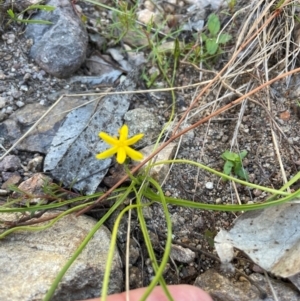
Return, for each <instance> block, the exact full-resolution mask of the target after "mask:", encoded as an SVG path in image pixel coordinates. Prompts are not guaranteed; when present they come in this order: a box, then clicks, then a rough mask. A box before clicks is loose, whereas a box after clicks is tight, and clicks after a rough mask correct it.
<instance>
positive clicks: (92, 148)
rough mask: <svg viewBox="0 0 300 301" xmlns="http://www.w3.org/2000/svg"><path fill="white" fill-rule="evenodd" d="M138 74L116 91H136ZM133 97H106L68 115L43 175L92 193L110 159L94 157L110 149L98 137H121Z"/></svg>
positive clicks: (116, 95)
mask: <svg viewBox="0 0 300 301" xmlns="http://www.w3.org/2000/svg"><path fill="white" fill-rule="evenodd" d="M137 77H138V71H137V70H136V71H134V72H132V73H131V74H129V75H128V76H127V78H126V79H125V80H124V81H123V82H122V84H121V85H120V86H119V87H118V88H117V91H126V90H127V91H132V90H135V87H136V81H137ZM131 97H132V95H130V94H115V95H107V96H105V97H104V98H103V99H101V100H99V102H93V103H90V104H88V105H86V106H84V107H81V108H78V109H76V110H74V111H72V112H71V113H69V114H68V116H67V118H66V120H65V122H64V123H63V125H62V126H61V127H60V129H59V130H58V131H57V134H56V136H55V138H54V139H53V141H52V145H51V148H50V150H49V152H48V154H47V156H46V158H45V162H44V171H50V172H51V174H52V176H53V177H54V178H56V179H57V180H59V181H61V182H63V183H64V184H65V185H67V186H68V185H72V187H74V188H76V189H78V190H81V191H85V192H87V193H93V192H94V191H95V190H96V189H97V187H98V185H99V184H100V182H101V181H102V179H103V177H104V176H105V174H106V173H107V170H108V167H109V165H110V163H111V160H112V159H111V158H107V159H105V160H97V159H96V158H95V155H96V154H97V153H100V152H103V151H104V150H106V149H108V148H109V146H108V145H107V143H105V142H104V141H103V140H102V139H100V138H99V137H98V133H99V132H100V131H103V132H106V133H108V134H110V135H112V136H118V130H119V129H120V127H121V126H122V123H123V116H124V114H125V112H127V110H128V108H129V105H130V101H131Z"/></svg>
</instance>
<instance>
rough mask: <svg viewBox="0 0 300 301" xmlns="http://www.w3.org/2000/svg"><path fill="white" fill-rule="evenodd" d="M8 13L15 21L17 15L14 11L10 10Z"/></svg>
mask: <svg viewBox="0 0 300 301" xmlns="http://www.w3.org/2000/svg"><path fill="white" fill-rule="evenodd" d="M7 13H8V15H9V16H10V17H11V18H12V19H15V13H14V12H13V10H12V9H9V10H8V11H7Z"/></svg>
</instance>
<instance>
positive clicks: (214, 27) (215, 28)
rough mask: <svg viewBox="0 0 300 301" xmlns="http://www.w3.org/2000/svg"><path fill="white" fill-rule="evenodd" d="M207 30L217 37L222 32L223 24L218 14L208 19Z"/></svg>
mask: <svg viewBox="0 0 300 301" xmlns="http://www.w3.org/2000/svg"><path fill="white" fill-rule="evenodd" d="M207 28H208V30H209V32H210V34H211V35H212V36H213V37H215V36H216V35H217V34H218V32H219V31H220V28H221V24H220V20H219V18H218V16H217V15H216V14H211V15H209V17H208V21H207Z"/></svg>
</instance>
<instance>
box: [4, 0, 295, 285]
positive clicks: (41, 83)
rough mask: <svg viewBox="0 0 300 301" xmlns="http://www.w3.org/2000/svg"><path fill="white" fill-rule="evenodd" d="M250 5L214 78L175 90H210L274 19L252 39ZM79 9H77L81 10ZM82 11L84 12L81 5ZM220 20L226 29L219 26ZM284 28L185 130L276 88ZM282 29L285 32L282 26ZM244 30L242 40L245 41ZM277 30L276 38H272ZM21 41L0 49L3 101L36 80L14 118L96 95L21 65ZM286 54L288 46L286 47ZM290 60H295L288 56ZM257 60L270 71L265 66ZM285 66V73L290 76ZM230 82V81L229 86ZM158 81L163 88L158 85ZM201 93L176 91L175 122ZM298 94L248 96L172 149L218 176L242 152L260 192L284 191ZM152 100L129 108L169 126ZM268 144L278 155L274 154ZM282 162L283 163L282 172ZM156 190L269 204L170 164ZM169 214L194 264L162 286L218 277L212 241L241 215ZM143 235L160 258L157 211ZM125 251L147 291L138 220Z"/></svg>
mask: <svg viewBox="0 0 300 301" xmlns="http://www.w3.org/2000/svg"><path fill="white" fill-rule="evenodd" d="M247 3H248V2H245V3H241V4H239V5H240V7H237V8H236V10H237V11H239V10H241V12H240V13H239V14H238V15H237V16H236V17H234V18H233V19H232V20H231V21H230V23H229V24H230V25H229V26H228V31H229V32H230V33H231V34H232V35H233V39H232V40H231V41H230V43H228V44H227V45H226V47H225V48H224V53H223V54H222V55H220V56H219V57H218V59H217V60H216V61H215V62H214V65H213V66H212V70H213V71H214V72H215V73H212V72H211V70H209V68H208V66H206V65H205V64H204V65H202V66H201V69H200V70H199V68H197V67H195V66H194V65H192V64H189V63H187V62H186V61H182V62H181V64H180V66H179V69H178V70H177V71H176V73H177V76H176V78H177V79H176V86H179V87H180V86H186V85H191V84H194V83H198V82H205V81H209V80H212V79H213V78H214V74H216V72H218V71H220V70H221V69H222V68H223V67H224V66H225V65H226V63H227V62H228V61H229V60H230V58H231V57H232V54H233V53H234V49H235V46H236V45H237V44H238V43H241V42H240V39H241V34H242V35H243V37H242V38H243V41H244V40H246V38H247V37H249V35H250V33H253V34H254V33H255V32H256V30H257V29H258V28H259V27H260V26H261V25H262V24H264V21H265V20H266V19H267V17H269V16H271V12H269V13H268V15H266V16H265V19H264V20H261V22H259V23H258V24H257V26H256V27H255V28H253V29H252V31H251V30H250V29H251V25H252V24H250V22H249V24H248V25H245V24H244V22H245V20H246V19H247V17H248V16H249V15H250V13H249V9H248V8H247V10H246V11H243V10H242V8H243V5H248V4H247ZM79 4H80V5H81V3H79ZM82 7H85V5H84V4H82ZM264 8H265V6H263V5H262V6H261V8H260V9H257V8H256V13H255V14H254V15H253V16H252V18H253V19H255V20H258V16H259V12H261V13H262V12H264ZM84 12H85V14H86V15H87V16H88V17H89V14H91V18H93V14H92V13H93V7H92V6H87V8H86V10H84ZM222 18H223V19H224V21H226V20H225V17H224V16H223V17H222ZM283 18H284V16H283V14H282V15H279V17H278V18H277V19H274V20H273V23H270V24H269V25H268V26H267V27H266V32H267V33H268V34H270V35H269V36H268V39H267V40H265V45H262V44H263V43H262V39H263V34H262V33H257V37H258V38H257V39H256V40H255V41H256V42H255V43H254V44H253V45H254V46H253V45H252V46H249V47H248V46H245V48H244V49H243V50H242V51H241V52H240V56H239V57H238V56H237V57H236V59H235V60H234V61H233V62H232V63H231V64H230V66H229V67H228V68H227V69H226V72H225V74H226V76H224V77H223V78H222V80H216V81H215V84H214V85H213V86H212V87H211V88H210V89H209V90H208V92H207V93H205V94H204V96H203V97H201V98H200V100H199V101H197V103H196V104H195V106H194V107H193V108H192V110H191V111H190V113H189V115H188V117H187V118H186V119H185V122H186V124H187V125H186V126H188V125H191V124H193V123H195V122H197V121H198V120H200V119H201V118H203V117H206V116H209V115H210V114H211V113H213V112H214V111H216V110H217V109H219V108H221V107H223V106H224V105H226V104H229V103H230V102H232V101H234V100H236V99H238V98H239V97H240V94H245V93H247V92H248V91H251V90H252V89H254V88H256V87H258V86H260V85H262V84H263V83H264V82H266V81H267V79H268V78H274V77H276V76H277V75H279V74H281V73H283V72H284V71H285V68H286V64H285V63H284V62H283V61H282V60H283V59H284V58H285V57H286V52H287V51H288V50H286V49H285V50H284V49H283V47H284V45H286V44H284V42H282V41H283V40H284V37H285V33H284V31H283V29H282V30H281V29H275V28H279V27H278V26H280V24H283V22H284V20H283ZM286 18H288V17H286ZM285 24H290V23H289V22H288V21H286V23H285ZM276 26H277V27H276ZM246 29H248V30H249V34H248V33H247V32H246V31H245V30H246ZM276 30H277V32H278V35H277V36H275V37H274V35H275V34H274V32H275V31H276ZM22 31H23V26H20V25H18V24H12V25H11V26H10V27H9V28H7V29H5V31H4V32H3V33H2V40H0V70H1V72H0V92H6V91H7V90H8V87H9V88H10V89H11V90H12V89H13V88H15V89H16V90H18V91H19V90H20V87H21V86H22V84H23V83H24V82H25V81H24V75H25V74H26V69H29V70H30V71H31V73H33V74H35V78H34V77H32V78H31V79H30V80H29V81H30V89H29V91H25V92H24V93H22V94H21V95H20V96H19V97H12V99H11V103H9V106H10V107H12V112H17V111H18V109H19V107H18V104H17V101H18V100H21V101H22V102H24V104H29V103H39V102H41V101H44V103H45V104H46V105H49V104H51V102H53V100H51V99H49V97H48V95H49V94H55V93H59V92H60V91H61V90H63V89H64V90H66V89H68V90H69V91H70V92H72V93H73V92H82V91H85V92H91V91H93V90H94V87H91V86H88V85H85V84H81V85H79V86H78V85H75V84H74V85H72V84H71V85H69V84H68V82H67V80H60V79H56V78H53V77H51V76H49V75H47V74H45V73H44V72H43V71H42V70H39V68H38V67H37V66H35V63H34V62H32V61H31V60H30V59H29V58H28V51H29V45H28V44H27V41H26V39H25V38H24V37H23V35H22ZM10 33H13V34H14V35H15V37H16V42H14V43H12V44H7V35H8V34H10ZM247 34H248V35H247ZM273 34H274V35H273ZM292 39H293V38H292ZM278 41H279V42H280V41H281V42H282V45H283V46H282V47H281V49H279V47H277V46H274V45H275V42H276V43H277V42H278ZM279 42H278V43H279ZM272 43H274V45H273V50H274V51H273V53H271V52H272V51H269V50H268V51H264V49H269V48H272ZM249 45H251V43H250V44H249ZM276 45H277V44H276ZM291 45H293V43H292V42H291ZM251 47H252V48H251ZM253 47H254V49H253ZM268 47H269V48H268ZM276 47H277V48H276ZM275 48H276V49H275ZM290 51H293V46H291V50H290ZM145 53H147V50H145ZM264 54H265V55H266V60H267V63H266V62H265V61H264ZM289 60H290V61H291V62H293V63H294V65H293V68H296V67H297V64H298V62H297V60H296V59H295V58H293V59H292V58H291V57H289ZM290 66H291V65H289V67H288V70H291V69H292V68H291V67H290ZM151 67H152V62H148V63H146V67H145V68H146V69H150V68H151ZM273 67H274V68H273ZM84 70H85V66H83V67H82V69H81V70H79V71H78V74H84ZM169 71H170V70H169ZM3 74H6V75H7V77H6V78H5V79H4V78H3V77H2V78H1V76H2V75H3ZM232 74H235V75H234V76H232V77H231V75H232ZM159 81H160V82H161V83H163V85H165V86H166V83H165V82H164V81H163V80H162V79H161V78H159ZM228 86H229V87H230V88H228ZM203 87H204V85H199V86H198V87H190V88H188V89H178V90H176V99H177V100H176V118H177V119H180V117H181V116H182V114H183V113H184V112H185V111H186V110H187V108H188V107H189V106H190V104H191V103H192V101H193V100H194V99H195V97H196V96H197V95H198V94H199V93H200V92H201V89H203ZM296 87H297V83H296V79H295V78H291V81H290V83H287V82H286V80H285V79H283V80H281V81H280V82H279V83H275V84H273V85H272V86H271V87H269V86H267V87H266V88H265V89H262V90H261V91H259V92H258V93H255V94H253V95H251V97H249V98H247V99H245V100H243V102H241V103H240V104H238V105H236V106H234V107H232V108H231V109H229V110H227V111H226V112H224V113H221V114H219V115H217V116H215V117H213V118H211V119H210V120H209V121H208V122H206V123H204V124H202V125H200V126H199V127H197V128H195V129H193V130H192V131H191V132H189V133H187V134H186V135H185V136H184V137H183V140H182V141H181V142H180V144H179V149H178V153H177V158H178V159H188V160H192V161H196V162H200V163H202V164H204V165H207V166H209V167H211V168H213V169H215V170H217V171H222V169H223V164H224V161H223V160H222V159H221V154H222V153H223V152H224V151H225V150H231V151H233V152H239V151H242V150H247V152H248V154H247V156H246V158H245V159H244V160H243V164H244V168H245V169H246V170H247V172H248V173H249V181H250V182H252V183H256V184H258V185H261V186H266V187H271V188H276V189H278V188H280V187H281V186H282V185H283V184H284V183H285V179H287V180H289V179H290V178H291V177H293V176H294V175H295V174H296V173H297V172H298V171H299V165H300V155H299V154H300V141H299V128H300V120H299V117H300V114H299V107H298V106H297V98H298V94H297V89H296ZM144 88H145V86H144V83H142V82H141V86H140V89H144ZM49 92H51V93H49ZM149 96H150V97H147V96H145V94H142V95H138V96H137V97H136V101H135V102H134V103H133V104H132V108H136V107H139V108H141V107H142V108H146V109H148V110H149V111H151V112H153V113H154V114H155V115H156V116H158V118H159V120H160V123H161V125H162V126H163V124H164V123H165V122H166V121H167V120H168V117H169V116H170V112H171V110H170V106H171V104H172V100H171V95H170V93H169V92H155V93H152V94H149ZM12 112H11V113H12ZM11 113H10V111H9V110H7V107H6V111H4V110H2V111H1V112H0V118H1V121H4V120H6V119H9V118H10V117H9V116H10V114H11ZM0 127H1V125H0ZM272 135H273V136H272ZM274 137H275V138H274ZM0 139H1V144H2V146H3V147H4V148H6V149H7V148H9V147H10V146H11V141H7V140H6V139H5V136H2V137H0ZM274 139H275V140H276V143H277V146H276V145H274V141H275V140H274ZM12 153H13V154H16V155H18V156H19V157H20V159H21V162H22V164H23V165H24V166H26V165H27V164H28V162H29V161H30V160H31V159H32V158H33V157H34V156H36V155H37V154H33V153H27V152H23V151H18V150H14V151H12ZM41 155H43V156H44V155H45V154H41ZM279 162H282V167H280V163H279ZM19 172H20V174H21V177H22V180H24V179H26V178H28V177H29V176H31V174H30V173H28V172H26V171H25V170H24V169H22V170H20V171H19ZM3 182H4V179H3V178H2V183H3ZM211 183H212V184H211ZM298 185H299V184H295V187H294V189H297V188H298ZM163 190H164V193H165V195H167V196H172V197H175V198H182V199H187V200H192V201H194V202H202V203H208V204H238V203H242V204H251V203H257V202H261V201H263V200H265V198H266V197H267V194H266V193H263V192H262V191H259V190H255V189H249V188H246V187H244V186H242V185H239V184H233V183H231V182H230V181H222V180H221V179H220V177H218V176H215V175H212V174H210V173H209V172H207V171H204V170H201V169H198V168H196V167H195V166H191V165H186V164H181V165H179V164H175V165H174V166H173V167H172V169H171V171H170V174H169V176H168V178H167V179H166V182H165V184H164V186H163ZM169 212H170V215H171V219H172V224H173V236H174V244H176V245H182V246H184V247H187V248H190V249H191V250H193V251H194V252H197V256H196V258H195V260H194V261H192V262H190V263H178V262H174V261H173V262H172V261H170V263H169V264H168V268H167V269H166V271H165V273H164V277H165V279H166V281H167V283H170V284H175V283H190V284H192V283H193V282H194V280H195V278H196V277H197V276H198V275H199V274H200V273H203V272H204V271H206V270H208V269H211V268H212V267H214V268H216V269H219V267H220V263H219V261H218V260H217V259H216V258H215V256H216V252H215V251H214V248H213V237H214V235H215V234H216V233H217V231H218V230H219V229H221V228H223V229H230V227H231V226H232V223H233V221H234V220H235V218H236V217H237V216H238V215H239V213H236V214H235V213H230V212H229V213H228V212H219V211H205V210H203V211H199V210H194V209H188V208H183V207H177V206H169ZM147 225H148V227H149V231H150V232H151V238H152V242H153V245H154V249H155V251H156V254H157V255H158V257H159V256H160V255H161V254H162V253H163V248H164V244H165V235H166V230H165V229H166V224H165V219H164V214H163V211H162V208H161V206H160V205H159V204H154V205H153V206H152V207H151V212H150V216H149V218H148V219H147ZM119 248H120V251H121V254H125V243H124V242H122V241H120V244H119ZM132 249H133V250H136V252H137V254H139V256H137V257H136V258H135V259H132V260H133V264H132V266H131V270H130V273H131V275H132V276H131V279H130V286H131V288H136V287H141V286H146V285H147V284H149V282H150V281H151V278H152V277H153V275H154V272H153V270H152V268H151V262H150V260H149V258H148V255H147V254H146V249H145V245H144V242H143V240H142V233H141V230H140V229H139V226H138V224H137V220H136V216H133V220H132ZM141 255H142V256H141ZM235 266H236V268H238V269H239V270H241V271H243V272H244V273H245V274H247V275H249V274H251V273H252V271H253V264H252V263H251V262H250V261H249V260H247V259H246V258H245V256H243V255H242V254H241V253H237V257H236V259H235Z"/></svg>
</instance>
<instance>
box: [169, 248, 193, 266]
mask: <svg viewBox="0 0 300 301" xmlns="http://www.w3.org/2000/svg"><path fill="white" fill-rule="evenodd" d="M170 256H171V257H172V258H173V259H174V260H176V261H178V262H183V263H190V262H192V261H193V260H194V259H195V257H196V254H195V252H193V251H192V250H190V249H188V248H183V247H182V246H178V245H172V246H171V253H170Z"/></svg>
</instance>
